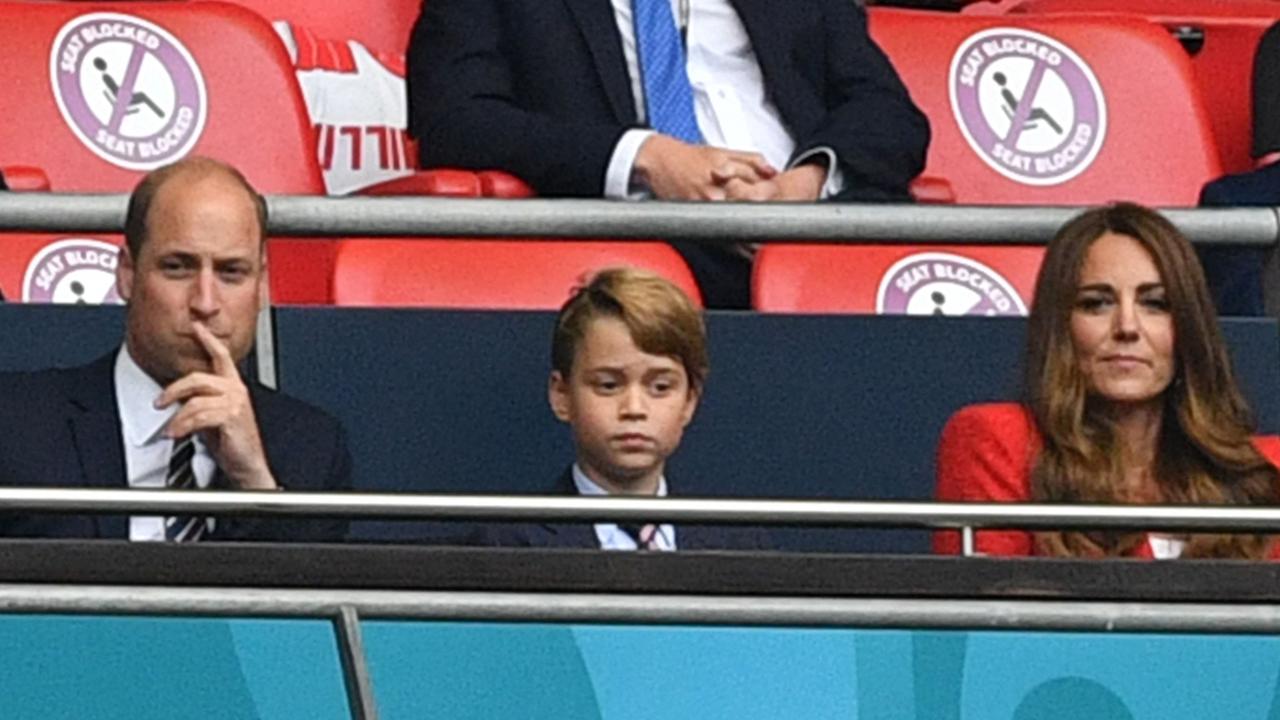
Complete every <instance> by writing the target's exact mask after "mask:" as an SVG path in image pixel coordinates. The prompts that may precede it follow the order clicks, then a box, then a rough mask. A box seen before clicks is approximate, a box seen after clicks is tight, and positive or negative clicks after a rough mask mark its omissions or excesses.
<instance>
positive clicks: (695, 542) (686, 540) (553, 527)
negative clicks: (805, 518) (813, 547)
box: [478, 468, 773, 550]
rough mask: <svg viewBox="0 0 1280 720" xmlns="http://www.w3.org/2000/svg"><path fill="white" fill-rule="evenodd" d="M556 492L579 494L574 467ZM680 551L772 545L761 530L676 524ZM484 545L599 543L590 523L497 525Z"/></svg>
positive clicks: (483, 537) (487, 530) (484, 534)
mask: <svg viewBox="0 0 1280 720" xmlns="http://www.w3.org/2000/svg"><path fill="white" fill-rule="evenodd" d="M555 491H556V493H558V494H562V495H577V494H578V488H577V486H575V485H574V484H573V468H569V469H567V470H565V471H564V473H563V474H562V475H561V476H560V478H559V480H558V481H557V483H556V490H555ZM675 528H676V549H677V550H772V549H773V543H772V541H771V540H770V539H769V536H768V534H767V533H765V532H764V531H763V530H761V529H759V528H749V527H731V526H727V525H726V526H716V525H676V526H675ZM479 537H480V540H479V543H478V544H481V545H492V546H496V547H542V548H596V549H598V548H599V547H600V541H599V539H598V538H597V537H596V530H595V527H594V526H593V525H592V524H590V523H505V524H503V523H494V524H492V525H486V526H484V527H483V528H482V529H481V530H480V533H479Z"/></svg>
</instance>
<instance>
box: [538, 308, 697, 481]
mask: <svg viewBox="0 0 1280 720" xmlns="http://www.w3.org/2000/svg"><path fill="white" fill-rule="evenodd" d="M548 395H549V399H550V401H551V409H552V410H553V411H554V412H555V414H556V417H558V418H560V419H561V420H563V421H565V422H567V423H569V425H571V426H572V427H573V440H574V444H575V445H576V447H577V451H578V463H579V465H581V467H582V470H583V472H585V473H586V474H587V476H588V477H590V478H591V479H592V480H593V481H595V482H596V483H597V484H599V485H600V486H601V487H603V488H605V489H606V490H608V491H609V492H610V493H627V494H645V495H650V494H654V493H656V492H657V489H658V478H659V477H661V476H662V468H663V464H664V463H665V462H666V459H667V457H668V456H670V455H671V453H673V452H675V449H676V447H678V446H679V445H680V436H681V435H682V434H684V428H685V426H686V425H688V424H689V421H690V420H692V419H693V412H694V410H695V409H697V406H698V394H697V392H695V391H693V390H692V389H691V388H690V387H689V376H688V373H686V372H685V369H684V366H683V365H682V364H681V363H680V361H679V360H678V359H676V358H673V357H666V356H662V355H650V354H649V353H646V352H644V351H642V350H640V348H638V347H636V344H635V343H634V342H633V341H632V340H631V332H630V331H629V330H628V329H627V326H626V324H625V323H623V322H622V321H621V320H619V319H617V318H597V319H596V320H593V321H591V324H590V325H588V326H587V330H586V333H585V334H584V337H583V338H582V341H581V342H580V343H579V344H578V348H577V354H576V355H575V356H574V359H573V371H572V373H571V376H570V377H563V376H562V375H561V374H560V373H559V372H558V371H553V372H552V373H551V382H550V386H549V393H548Z"/></svg>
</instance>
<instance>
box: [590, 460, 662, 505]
mask: <svg viewBox="0 0 1280 720" xmlns="http://www.w3.org/2000/svg"><path fill="white" fill-rule="evenodd" d="M573 484H574V487H576V488H578V494H579V495H608V494H609V491H608V490H605V489H604V488H602V487H600V486H599V485H597V484H595V482H593V481H592V480H591V478H589V477H587V474H586V473H585V472H583V471H582V468H581V467H579V466H578V463H574V464H573ZM666 496H667V476H666V475H663V476H661V477H659V478H658V497H666Z"/></svg>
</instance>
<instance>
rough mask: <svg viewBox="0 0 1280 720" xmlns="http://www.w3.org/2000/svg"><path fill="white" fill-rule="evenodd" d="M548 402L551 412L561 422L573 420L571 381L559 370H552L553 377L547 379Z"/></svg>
mask: <svg viewBox="0 0 1280 720" xmlns="http://www.w3.org/2000/svg"><path fill="white" fill-rule="evenodd" d="M547 402H549V403H550V404H551V412H553V413H555V416H556V417H557V418H558V419H559V420H560V421H561V422H571V421H572V414H571V413H570V412H569V383H568V382H567V381H566V380H565V379H564V376H563V375H561V374H560V371H559V370H552V371H551V377H550V378H549V379H548V380H547Z"/></svg>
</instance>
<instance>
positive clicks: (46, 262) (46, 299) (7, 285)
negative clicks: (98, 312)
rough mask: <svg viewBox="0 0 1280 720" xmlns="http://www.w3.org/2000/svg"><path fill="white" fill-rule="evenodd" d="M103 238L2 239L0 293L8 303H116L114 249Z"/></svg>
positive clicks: (18, 235)
mask: <svg viewBox="0 0 1280 720" xmlns="http://www.w3.org/2000/svg"><path fill="white" fill-rule="evenodd" d="M119 242H120V241H119V238H118V237H117V238H112V237H108V236H101V235H76V236H61V235H46V234H28V233H6V234H4V235H0V292H2V293H3V295H4V298H5V300H6V301H8V302H29V303H59V304H76V303H83V304H88V305H100V304H102V303H113V302H119V301H120V296H119V294H118V293H117V292H116V283H115V268H116V248H117V247H118V243H119Z"/></svg>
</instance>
